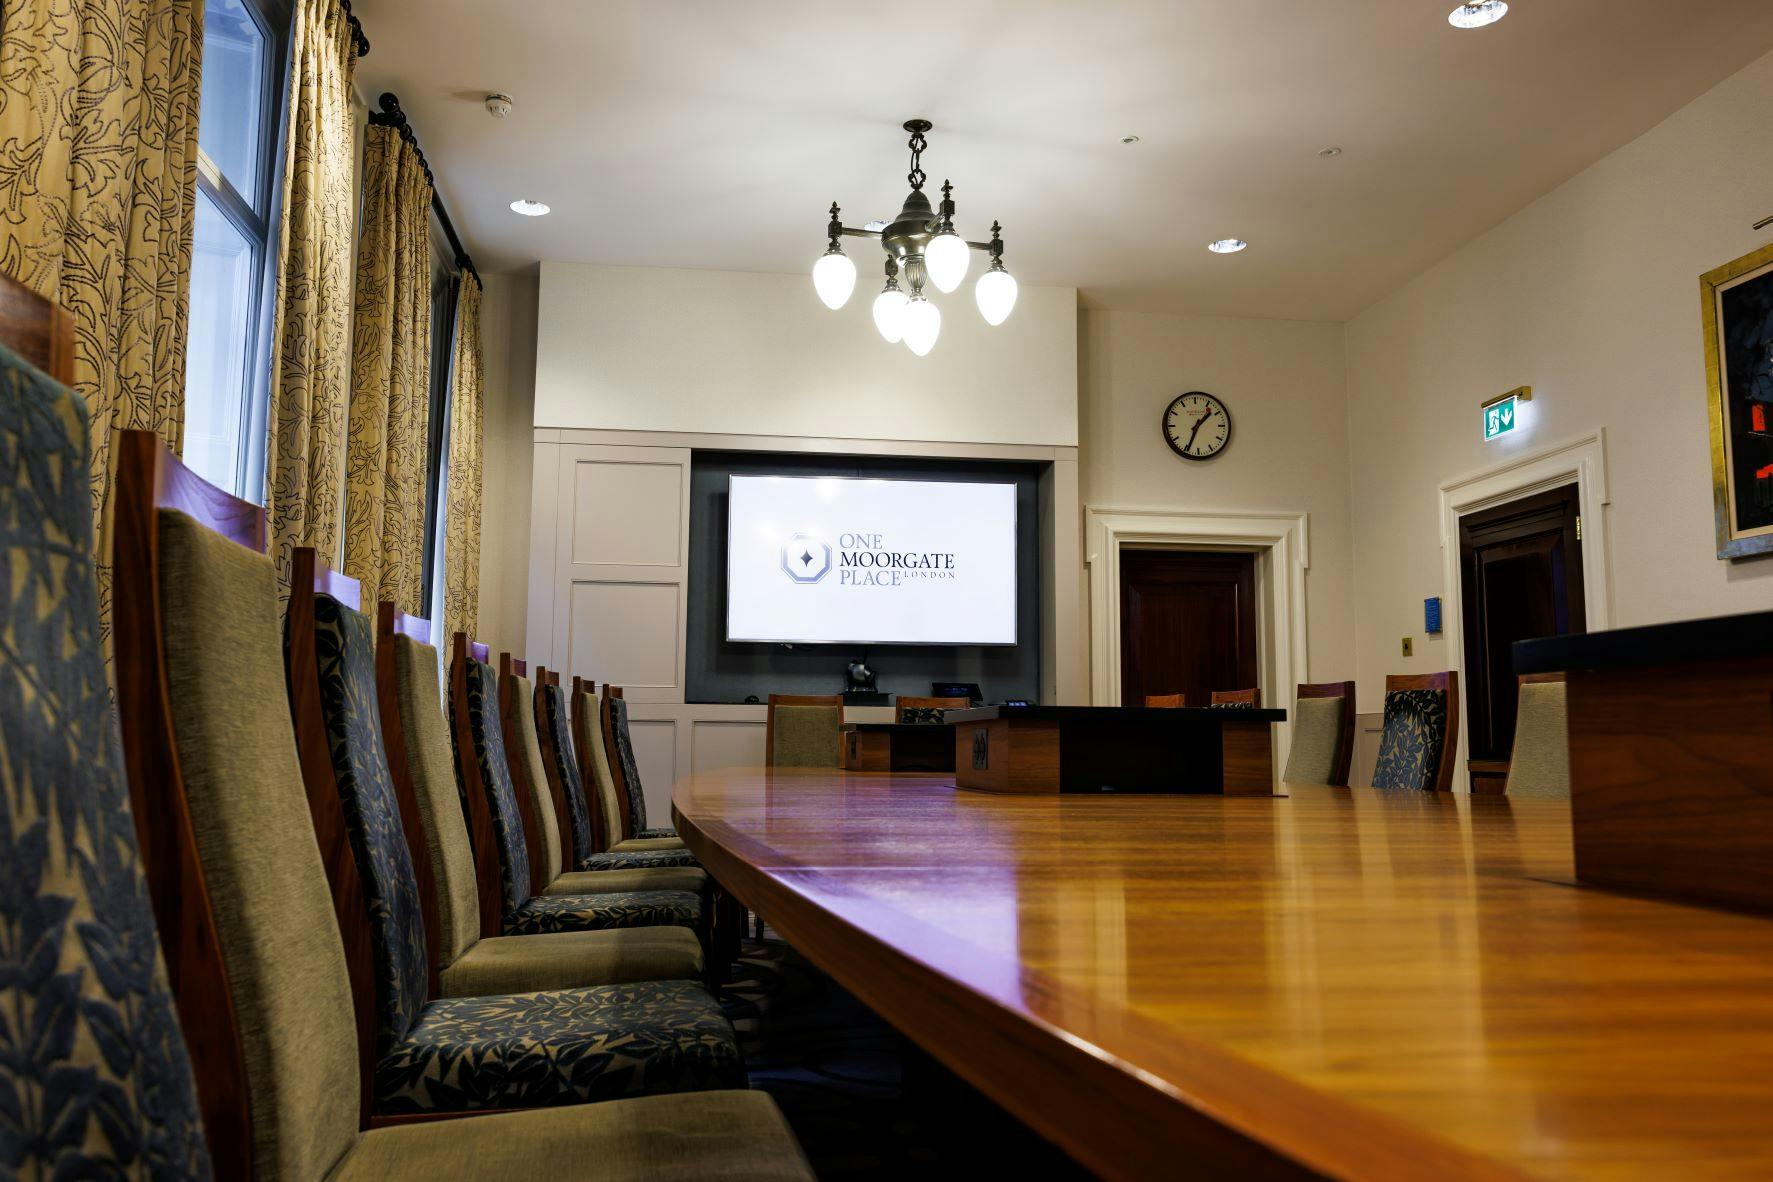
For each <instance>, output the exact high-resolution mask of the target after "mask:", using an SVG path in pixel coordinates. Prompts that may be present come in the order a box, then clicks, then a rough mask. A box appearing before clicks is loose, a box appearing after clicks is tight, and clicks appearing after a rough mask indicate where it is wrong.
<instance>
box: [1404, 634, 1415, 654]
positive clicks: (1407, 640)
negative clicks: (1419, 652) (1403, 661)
mask: <svg viewBox="0 0 1773 1182" xmlns="http://www.w3.org/2000/svg"><path fill="white" fill-rule="evenodd" d="M1415 647H1416V646H1415V643H1414V638H1413V637H1409V636H1406V637H1404V656H1406V657H1408V656H1413V655H1414V654H1413V653H1412V652H1411V650H1412V649H1414V648H1415Z"/></svg>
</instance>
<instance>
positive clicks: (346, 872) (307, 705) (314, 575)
mask: <svg viewBox="0 0 1773 1182" xmlns="http://www.w3.org/2000/svg"><path fill="white" fill-rule="evenodd" d="M321 595H328V596H331V597H332V598H333V599H336V600H338V601H339V602H340V603H341V604H343V605H344V606H345V607H348V608H352V609H356V608H357V606H358V604H359V603H361V602H362V588H361V586H360V584H359V583H358V582H357V580H356V579H353V578H348V577H347V576H345V575H342V574H340V573H338V572H337V571H335V570H332V569H331V568H329V567H328V566H327V565H326V564H325V563H323V562H321V561H320V560H319V557H318V556H317V555H316V554H315V552H314V550H313V549H312V548H311V547H308V546H297V547H296V548H295V550H294V551H293V552H292V553H291V556H290V588H289V612H288V615H287V616H286V618H285V621H284V645H283V652H284V676H285V685H286V686H287V688H288V691H289V713H290V719H291V721H292V722H293V723H294V726H295V736H296V755H297V757H298V759H299V760H300V763H301V767H302V783H303V786H304V787H305V788H306V789H307V796H308V815H309V817H310V818H312V820H313V823H314V837H315V840H316V841H318V842H319V844H320V860H321V862H322V863H323V864H324V865H325V867H326V881H327V885H328V886H329V887H330V888H331V890H332V907H333V912H334V914H335V915H337V917H338V921H339V934H340V935H341V936H342V937H343V938H344V941H345V968H346V969H347V971H348V972H349V974H350V978H351V1002H352V1007H353V1009H354V1010H355V1011H356V1019H357V1066H358V1073H359V1077H360V1079H361V1082H362V1085H363V1086H362V1091H361V1102H362V1105H363V1112H362V1121H363V1127H364V1128H368V1127H369V1119H370V1109H371V1101H372V1100H373V1098H374V1095H375V1028H376V1010H375V961H374V958H375V952H374V945H373V943H372V937H371V935H370V918H369V901H368V898H367V896H366V895H365V894H364V888H363V873H362V871H361V870H360V869H359V868H358V865H357V855H356V853H355V851H353V850H352V848H351V834H350V830H349V828H348V827H347V825H346V823H345V805H344V801H343V800H342V799H340V795H339V782H338V774H337V772H336V771H335V769H334V767H333V762H332V744H331V742H330V740H328V738H327V735H326V716H325V713H324V711H323V710H322V708H321V705H320V669H319V666H318V664H317V663H316V661H315V656H314V646H315V639H316V637H315V627H316V625H315V603H314V601H315V599H316V598H317V597H319V596H321ZM403 820H404V818H403ZM426 867H427V869H429V863H428V862H427V864H426ZM436 973H437V966H436V965H434V964H433V965H431V966H430V976H429V979H428V980H427V981H426V991H427V993H428V994H429V995H431V996H435V993H436V986H437V978H436Z"/></svg>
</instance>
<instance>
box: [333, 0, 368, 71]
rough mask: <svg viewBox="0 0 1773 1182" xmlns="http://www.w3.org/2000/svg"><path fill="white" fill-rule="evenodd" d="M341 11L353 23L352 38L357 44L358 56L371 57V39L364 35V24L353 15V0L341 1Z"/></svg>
mask: <svg viewBox="0 0 1773 1182" xmlns="http://www.w3.org/2000/svg"><path fill="white" fill-rule="evenodd" d="M339 10H340V11H342V12H343V13H344V14H345V19H346V20H348V21H350V22H351V37H352V39H353V40H355V41H356V42H357V56H358V57H368V56H369V38H368V37H365V36H364V35H363V22H362V21H360V20H358V19H357V18H356V17H354V16H352V15H351V0H339Z"/></svg>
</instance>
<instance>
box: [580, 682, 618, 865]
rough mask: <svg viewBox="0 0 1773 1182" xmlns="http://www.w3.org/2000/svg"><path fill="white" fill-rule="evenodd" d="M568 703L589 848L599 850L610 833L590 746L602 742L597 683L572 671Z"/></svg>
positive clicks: (608, 843) (604, 847) (594, 757)
mask: <svg viewBox="0 0 1773 1182" xmlns="http://www.w3.org/2000/svg"><path fill="white" fill-rule="evenodd" d="M571 703H572V732H573V755H574V757H575V758H577V759H578V761H579V779H580V780H581V781H583V783H584V785H585V802H586V804H588V805H589V806H590V811H591V852H592V853H594V854H595V853H601V852H602V851H604V850H607V849H608V848H609V846H610V835H609V832H608V826H607V825H605V823H604V815H603V801H602V800H601V799H600V798H599V795H598V790H597V757H596V752H594V751H593V750H592V748H591V744H592V743H601V742H603V726H602V724H601V723H600V722H599V721H598V719H597V711H598V703H597V683H596V682H595V681H593V680H592V679H591V678H589V677H580V676H579V675H578V674H576V673H575V674H573V692H572V698H571Z"/></svg>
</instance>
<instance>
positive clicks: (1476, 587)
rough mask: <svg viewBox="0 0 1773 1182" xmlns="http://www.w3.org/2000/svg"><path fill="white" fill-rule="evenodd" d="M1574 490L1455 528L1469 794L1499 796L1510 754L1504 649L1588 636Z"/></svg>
mask: <svg viewBox="0 0 1773 1182" xmlns="http://www.w3.org/2000/svg"><path fill="white" fill-rule="evenodd" d="M1579 508H1580V501H1579V500H1578V498H1577V492H1576V486H1575V485H1574V484H1571V485H1565V486H1564V487H1562V488H1555V489H1552V490H1551V491H1550V492H1544V493H1538V494H1535V495H1534V496H1530V497H1523V498H1522V499H1521V500H1518V501H1510V502H1509V503H1508V504H1506V505H1498V506H1497V507H1495V508H1494V509H1486V510H1484V511H1482V512H1481V513H1473V514H1469V515H1467V516H1465V517H1461V518H1460V519H1459V558H1460V578H1461V580H1462V581H1461V583H1460V599H1461V600H1462V602H1463V605H1464V610H1465V620H1464V636H1463V637H1462V641H1463V644H1464V648H1465V652H1464V654H1463V656H1464V658H1465V682H1466V684H1465V690H1466V701H1467V703H1468V706H1467V709H1468V716H1469V725H1470V729H1469V730H1468V731H1467V736H1468V738H1467V754H1468V756H1469V758H1470V764H1469V770H1470V772H1471V784H1472V791H1473V792H1479V793H1483V792H1500V791H1501V790H1502V783H1503V781H1504V780H1505V779H1506V777H1507V773H1508V758H1509V754H1510V752H1511V751H1512V750H1513V748H1514V722H1515V709H1516V705H1517V702H1518V699H1519V688H1518V685H1517V683H1516V681H1515V676H1514V653H1513V649H1514V642H1515V641H1517V640H1531V639H1534V638H1536V637H1540V636H1563V635H1567V634H1569V633H1573V632H1586V631H1587V630H1588V623H1587V615H1586V613H1585V612H1584V610H1583V591H1582V529H1581V521H1580V518H1579V516H1578V512H1577V511H1578V509H1579Z"/></svg>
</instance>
